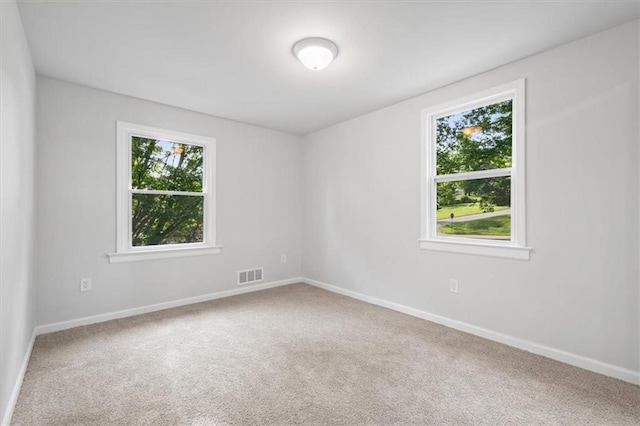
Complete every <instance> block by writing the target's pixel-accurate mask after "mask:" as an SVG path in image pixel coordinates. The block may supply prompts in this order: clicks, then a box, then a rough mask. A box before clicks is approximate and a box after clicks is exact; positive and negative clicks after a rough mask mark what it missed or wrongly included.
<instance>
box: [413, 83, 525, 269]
mask: <svg viewBox="0 0 640 426" xmlns="http://www.w3.org/2000/svg"><path fill="white" fill-rule="evenodd" d="M507 99H513V134H512V137H513V140H512V164H511V167H510V168H506V169H494V170H484V171H476V172H468V173H458V174H450V175H439V176H438V175H437V170H436V144H435V131H436V128H435V120H437V119H438V118H440V117H445V116H448V115H451V114H456V113H459V112H464V111H468V110H470V109H473V108H478V107H481V106H485V105H489V104H492V103H496V102H500V101H503V100H507ZM421 130H422V137H421V142H422V143H421V156H420V158H421V160H420V162H421V185H420V188H421V191H420V195H421V198H420V224H421V229H420V239H419V244H420V248H421V249H425V250H436V251H444V252H451V253H463V254H474V255H484V256H494V257H505V258H512V259H522V260H528V259H529V257H530V253H531V250H532V249H531V248H530V247H527V246H526V235H525V233H526V222H525V215H526V205H525V198H526V196H525V188H526V185H525V79H520V80H516V81H514V82H511V83H507V84H503V85H501V86H498V87H494V88H491V89H488V90H484V91H482V92H479V93H476V94H473V95H469V96H465V97H463V98H459V99H456V100H452V101H449V102H446V103H443V104H440V105H437V106H434V107H431V108H427V109H424V110H422V128H421ZM498 176H510V177H511V240H510V241H499V240H480V239H472V238H464V237H442V236H438V235H437V234H436V229H437V225H436V215H437V208H436V197H435V191H436V183H437V182H446V181H456V180H467V179H470V178H488V177H498Z"/></svg>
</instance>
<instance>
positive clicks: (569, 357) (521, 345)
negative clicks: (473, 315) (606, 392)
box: [302, 278, 640, 385]
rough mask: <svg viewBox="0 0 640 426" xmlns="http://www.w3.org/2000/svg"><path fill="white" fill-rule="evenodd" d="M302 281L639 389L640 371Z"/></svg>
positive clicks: (306, 279) (326, 285)
mask: <svg viewBox="0 0 640 426" xmlns="http://www.w3.org/2000/svg"><path fill="white" fill-rule="evenodd" d="M302 281H303V282H305V283H307V284H310V285H313V286H315V287H319V288H322V289H325V290H328V291H331V292H334V293H338V294H342V295H344V296H348V297H352V298H354V299H358V300H362V301H363V302H367V303H371V304H373V305H378V306H382V307H384V308H388V309H392V310H394V311H398V312H402V313H404V314H407V315H411V316H414V317H418V318H422V319H425V320H427V321H431V322H435V323H438V324H442V325H444V326H447V327H451V328H455V329H456V330H460V331H464V332H466V333H469V334H473V335H476V336H479V337H483V338H485V339H488V340H493V341H495V342H499V343H503V344H505V345H508V346H513V347H515V348H518V349H522V350H524V351H527V352H531V353H534V354H536V355H542V356H544V357H547V358H551V359H554V360H556V361H560V362H564V363H565V364H569V365H573V366H575V367H579V368H583V369H585V370H589V371H593V372H595V373H599V374H604V375H605V376H609V377H614V378H616V379H620V380H624V381H625V382H629V383H633V384H636V385H640V372H639V371H633V370H629V369H626V368H623V367H618V366H616V365H613V364H608V363H606V362H602V361H598V360H595V359H591V358H587V357H584V356H581V355H576V354H572V353H570V352H565V351H562V350H559V349H555V348H551V347H549V346H544V345H540V344H538V343H534V342H530V341H528V340H523V339H519V338H517V337H513V336H509V335H507V334H503V333H499V332H497V331H493V330H489V329H486V328H482V327H478V326H475V325H472V324H468V323H465V322H462V321H456V320H453V319H450V318H447V317H443V316H440V315H436V314H432V313H429V312H425V311H421V310H419V309H415V308H410V307H408V306H405V305H401V304H399V303H394V302H389V301H387V300H384V299H379V298H377V297H373V296H367V295H365V294H362V293H358V292H355V291H351V290H345V289H343V288H340V287H336V286H334V285H331V284H327V283H323V282H321V281H317V280H313V279H310V278H302Z"/></svg>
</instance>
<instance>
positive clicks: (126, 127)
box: [108, 121, 221, 263]
mask: <svg viewBox="0 0 640 426" xmlns="http://www.w3.org/2000/svg"><path fill="white" fill-rule="evenodd" d="M116 131H117V136H116V141H117V145H116V169H117V170H116V172H117V178H116V193H117V198H116V252H115V253H109V254H108V257H109V262H110V263H118V262H129V261H137V260H150V259H162V258H168V257H183V256H194V255H204V254H215V253H219V252H220V249H221V247H220V246H217V245H216V243H215V242H216V186H215V180H214V178H215V164H216V139H215V138H212V137H207V136H200V135H194V134H191V133H184V132H177V131H173V130H166V129H161V128H157V127H150V126H143V125H140V124H134V123H128V122H124V121H117V122H116ZM134 136H137V137H143V138H149V139H155V140H166V141H169V142H179V143H184V144H188V145H197V146H201V147H202V148H203V159H202V166H203V167H202V168H203V170H202V192H201V193H192V192H185V191H158V190H134V189H133V188H132V185H131V164H132V158H131V154H132V150H131V145H132V138H133V137H134ZM181 192H182V194H180V193H181ZM134 193H149V194H163V195H176V194H180V195H179V196H202V197H203V236H202V237H203V238H202V239H203V241H202V242H200V243H183V244H163V245H154V246H139V247H134V246H133V243H132V235H131V232H132V228H133V226H132V211H131V210H132V198H133V194H134ZM199 194H202V195H199Z"/></svg>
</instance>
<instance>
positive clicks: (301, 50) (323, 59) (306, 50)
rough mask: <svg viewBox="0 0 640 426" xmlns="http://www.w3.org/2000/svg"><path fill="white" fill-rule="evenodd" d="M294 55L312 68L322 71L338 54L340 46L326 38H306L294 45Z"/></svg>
mask: <svg viewBox="0 0 640 426" xmlns="http://www.w3.org/2000/svg"><path fill="white" fill-rule="evenodd" d="M293 55H294V56H295V57H296V58H298V60H299V61H300V62H302V65H304V66H305V67H307V68H309V69H310V70H313V71H320V70H321V69H323V68H326V67H327V65H329V64H330V63H331V61H333V60H334V59H335V57H336V56H338V46H336V45H335V43H334V42H332V41H331V40H327V39H326V38H320V37H310V38H304V39H302V40H300V41H298V42H297V43H296V44H294V45H293Z"/></svg>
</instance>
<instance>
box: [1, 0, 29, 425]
mask: <svg viewBox="0 0 640 426" xmlns="http://www.w3.org/2000/svg"><path fill="white" fill-rule="evenodd" d="M0 31H1V33H0V128H1V130H0V175H1V177H0V179H1V180H0V421H2V418H3V416H4V415H7V414H8V413H7V408H8V406H9V399H10V398H11V397H12V391H13V389H14V385H15V383H16V380H17V379H18V373H19V371H20V368H21V365H22V362H23V359H24V357H25V354H26V352H27V349H28V347H29V344H30V341H31V335H32V333H33V328H34V326H35V300H36V299H35V278H34V274H33V249H34V233H33V229H34V177H33V175H34V167H33V165H34V140H35V136H34V130H35V74H34V70H33V64H32V63H31V56H30V53H29V47H28V46H27V41H26V39H25V36H24V32H23V29H22V21H21V20H20V15H19V14H18V8H17V7H16V4H15V2H14V1H2V2H0Z"/></svg>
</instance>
